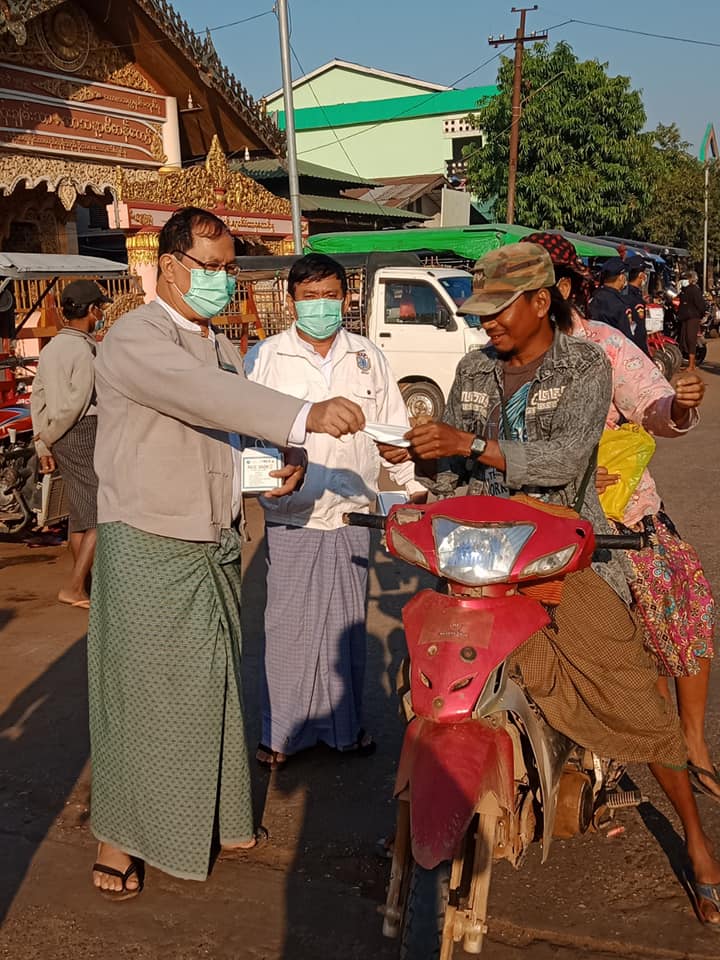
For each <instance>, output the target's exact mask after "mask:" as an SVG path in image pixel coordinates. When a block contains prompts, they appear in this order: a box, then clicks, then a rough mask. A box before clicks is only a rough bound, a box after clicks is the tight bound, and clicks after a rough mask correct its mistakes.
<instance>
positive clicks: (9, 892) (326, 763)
mask: <svg viewBox="0 0 720 960" xmlns="http://www.w3.org/2000/svg"><path fill="white" fill-rule="evenodd" d="M704 372H705V375H706V380H707V382H708V397H707V401H706V404H705V409H704V414H703V422H702V424H701V426H700V427H699V428H698V429H697V430H696V431H694V433H692V434H690V435H689V436H688V437H686V438H683V439H681V440H674V441H660V442H659V444H658V453H657V455H656V457H655V461H654V466H653V471H654V473H655V475H656V478H657V479H658V482H659V486H660V488H661V490H662V492H663V494H664V497H665V500H666V506H667V509H668V512H669V513H670V515H671V516H672V517H673V519H674V520H675V521H676V523H677V524H678V526H679V527H680V529H681V530H682V531H683V533H684V534H685V535H686V536H687V538H688V539H689V540H690V541H691V542H693V543H694V544H695V545H696V546H697V547H698V549H699V550H700V553H701V555H702V557H703V560H704V562H705V564H706V570H707V571H708V573H709V575H710V577H711V579H712V581H713V584H714V587H715V589H716V592H717V593H719V594H720V545H719V544H718V538H717V530H718V522H717V519H716V515H715V511H716V503H715V500H714V495H715V493H716V492H717V491H718V480H719V479H720V460H719V459H718V456H717V449H718V448H717V444H718V443H720V342H717V341H714V342H713V343H712V344H711V349H710V360H709V362H708V364H707V365H706V367H705V368H704ZM250 518H251V528H252V531H253V535H254V540H253V543H252V544H250V546H249V547H248V549H247V555H246V557H245V578H244V584H245V588H244V591H245V592H244V609H243V615H244V621H245V655H244V671H245V684H246V698H247V700H246V702H247V711H248V725H249V742H250V743H251V744H254V743H256V742H257V735H258V717H257V714H258V709H257V705H258V696H257V686H258V662H259V656H260V645H261V641H262V620H261V614H262V608H263V601H264V588H263V558H262V549H261V547H260V539H259V534H260V530H261V523H260V517H259V512H258V510H257V508H256V507H255V508H251V510H250ZM68 567H69V558H68V551H67V549H66V548H65V547H54V546H49V547H47V546H40V547H33V548H30V547H28V546H27V545H22V544H17V545H2V546H0V922H1V921H2V918H3V917H4V924H3V925H2V927H1V928H0V957H2V958H12V960H36V958H42V960H61V958H62V960H100V958H102V960H115V958H118V960H120V958H123V960H151V958H152V960H155V958H157V960H196V958H198V960H199V958H211V960H226V958H227V960H229V958H234V960H245V958H247V960H281V958H282V960H318V958H343V960H365V958H370V957H375V958H378V960H383V958H387V960H390V958H393V957H396V956H397V945H396V944H394V943H392V942H390V941H387V940H383V938H382V936H381V920H382V918H381V917H380V916H379V914H378V907H379V905H380V904H381V903H382V901H383V899H384V887H385V883H386V879H387V864H386V863H385V862H383V861H382V860H381V859H380V858H378V857H377V856H376V854H375V852H374V848H375V843H376V841H377V839H378V838H379V837H381V836H384V835H386V834H387V833H388V832H389V831H390V830H391V828H392V819H393V806H392V802H391V791H392V783H393V773H394V763H395V760H396V758H397V755H398V750H399V745H400V741H401V736H402V726H401V724H400V721H399V719H398V717H397V708H396V702H395V699H394V696H393V694H392V683H391V678H393V677H394V675H395V669H396V667H397V664H398V662H399V660H400V659H401V657H402V655H403V648H404V647H403V645H404V641H403V635H402V631H401V629H400V619H399V617H400V611H401V608H402V606H403V604H404V603H405V602H406V601H407V600H408V599H409V597H410V596H411V595H412V594H413V593H414V592H415V591H416V589H417V586H418V578H417V577H416V575H415V573H414V571H413V570H411V569H410V568H408V567H404V566H402V565H401V564H400V563H398V562H396V561H394V560H392V559H390V558H388V557H387V556H386V555H385V554H383V553H382V552H381V551H380V550H377V551H376V552H375V555H374V564H373V569H372V575H371V588H370V616H369V636H368V643H369V653H370V657H369V669H368V676H367V699H366V705H367V724H366V725H367V727H368V729H370V730H371V731H372V732H373V733H374V734H375V736H376V738H377V740H378V742H379V749H378V752H377V754H376V755H375V756H374V757H373V758H370V759H358V758H352V757H349V758H345V759H338V758H336V757H334V756H333V755H332V754H331V753H330V752H329V751H327V750H322V749H318V750H316V751H312V752H310V753H308V754H307V755H304V756H301V757H299V758H297V760H296V761H295V762H293V763H292V764H291V765H289V766H288V768H287V769H285V770H283V771H281V772H278V773H276V774H273V775H272V776H270V775H268V774H267V773H266V772H264V771H262V770H260V769H258V770H256V771H255V803H256V809H257V817H258V821H261V822H262V823H264V824H265V825H266V826H267V827H268V829H269V831H270V835H271V842H270V843H269V844H268V845H265V846H264V847H263V848H262V849H261V850H259V851H258V852H257V853H256V854H254V855H248V856H247V857H246V858H245V859H244V861H242V862H223V863H219V864H217V865H216V867H215V869H214V870H213V872H212V875H211V877H210V879H209V880H208V882H207V883H205V884H198V883H191V882H181V881H178V880H174V879H172V878H170V877H167V876H164V875H162V874H160V873H159V872H158V871H154V870H150V871H148V876H147V884H146V889H145V891H144V893H143V895H142V896H141V897H139V898H138V899H137V900H134V901H131V902H129V903H126V904H117V905H116V904H108V903H107V902H106V901H105V900H102V899H101V898H100V897H99V896H97V894H96V893H95V892H94V891H93V888H92V887H91V885H90V882H89V868H90V865H91V863H92V861H93V855H94V852H95V847H94V843H93V840H92V837H91V835H90V831H89V829H88V824H87V820H88V804H89V769H88V739H87V721H86V711H87V696H86V673H85V630H86V626H87V613H86V612H83V611H81V610H76V609H71V608H69V607H66V606H61V605H59V604H57V603H55V602H54V597H55V595H56V593H57V589H58V585H59V583H60V582H61V580H62V578H63V576H64V575H65V574H66V573H67V570H68ZM719 689H720V681H719V680H718V674H717V672H716V673H715V675H714V680H713V688H712V695H711V700H710V707H709V712H708V729H709V738H710V740H711V742H712V744H713V746H714V748H715V755H716V756H717V757H718V759H720V728H719V726H718V721H719V720H720V708H719V707H718V691H719ZM631 774H632V777H633V779H635V780H636V782H637V783H638V784H640V785H641V786H642V788H643V790H644V791H645V792H646V793H647V794H648V795H649V796H650V797H651V803H649V804H646V805H645V806H643V807H642V808H641V809H640V811H633V812H628V813H623V814H622V815H621V816H620V817H619V818H618V822H619V823H620V824H621V825H623V826H624V827H625V832H624V834H622V836H619V837H617V838H615V839H608V838H607V836H606V835H598V834H595V835H590V836H588V837H586V838H584V839H582V840H573V841H568V842H556V843H555V845H554V847H553V850H552V853H551V856H550V860H549V862H548V863H547V864H545V865H544V866H542V865H541V864H540V857H539V850H537V849H535V850H533V851H532V853H531V854H530V856H529V857H528V859H527V861H526V862H525V864H524V865H523V867H522V869H521V870H520V871H519V872H515V871H513V870H512V869H510V868H508V867H507V865H505V864H503V865H501V866H500V867H498V868H497V871H496V874H495V877H494V880H493V888H492V894H491V922H490V934H489V940H488V942H487V945H486V949H485V951H484V955H486V956H487V957H488V958H489V960H550V958H559V960H573V958H577V957H580V956H582V957H587V958H588V960H608V958H623V960H631V958H652V960H681V958H684V960H711V958H717V957H718V956H720V934H713V933H711V932H709V931H706V930H704V929H703V928H702V927H701V926H700V925H699V924H698V923H697V921H696V920H695V918H694V915H693V913H692V910H691V907H690V905H689V902H688V900H687V897H686V895H685V894H684V892H683V890H682V887H681V886H680V884H679V883H678V881H677V879H676V876H675V871H676V870H679V869H680V868H681V865H682V850H681V843H680V838H679V836H678V833H677V832H676V831H677V829H678V824H677V821H676V819H675V817H674V816H673V815H672V813H671V811H670V810H669V807H668V804H667V803H666V802H664V800H663V798H662V797H660V796H659V792H658V790H657V788H656V787H655V786H654V784H653V783H652V781H651V778H649V777H648V775H647V773H646V771H644V770H642V769H632V771H631ZM699 804H700V807H701V811H702V813H703V816H704V818H705V820H706V824H707V829H708V832H709V833H710V835H711V836H712V837H713V838H714V839H715V842H716V844H717V846H718V848H720V805H716V804H714V803H713V802H712V801H710V800H707V799H705V798H700V800H699ZM458 956H459V954H458Z"/></svg>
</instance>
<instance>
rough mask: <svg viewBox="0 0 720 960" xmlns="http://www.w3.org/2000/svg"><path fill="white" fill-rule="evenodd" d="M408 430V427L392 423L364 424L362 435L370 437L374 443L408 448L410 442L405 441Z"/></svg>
mask: <svg viewBox="0 0 720 960" xmlns="http://www.w3.org/2000/svg"><path fill="white" fill-rule="evenodd" d="M409 429H410V428H409V427H403V426H397V425H394V424H392V423H366V424H365V428H364V429H363V433H366V434H367V435H368V436H369V437H372V439H373V440H374V441H375V442H376V443H388V444H390V445H391V446H393V447H409V446H410V441H409V440H406V439H405V434H406V433H407V432H408V430H409Z"/></svg>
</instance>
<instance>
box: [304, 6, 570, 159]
mask: <svg viewBox="0 0 720 960" xmlns="http://www.w3.org/2000/svg"><path fill="white" fill-rule="evenodd" d="M568 23H574V21H573V20H563V21H562V23H556V24H554V25H553V26H551V27H546V28H545V32H549V31H550V30H559V29H560V27H565V26H567V24H568ZM501 56H502V53H500V52H498V53H496V54H493V56H492V57H490V58H489V59H487V60H483V62H482V63H480V64H478V65H477V66H476V67H473V68H472V70H469V71H468V72H467V73H464V74H463V75H462V76H461V77H458V78H457V80H453V82H452V83H450V84H448V86H449V87H451V88H452V87H457V86H458V84H460V83H463V82H464V81H465V80H468V79H469V78H470V77H472V76H474V75H475V74H476V73H479V72H480V70H483V69H484V68H485V67H488V66H490V64H491V63H493V62H494V61H495V60H499V59H500V57H501ZM300 69H301V70H302V67H301V68H300ZM304 72H305V71H303V73H304ZM442 93H447V91H446V90H437V91H436V92H435V93H431V94H430V95H429V96H428V97H426V98H425V99H424V100H421V101H420V103H414V104H412V105H411V106H410V107H407V108H406V109H405V110H401V111H400V112H399V113H396V114H393V115H392V116H391V117H388V118H387V119H386V120H379V121H378V122H377V123H373V124H372V125H371V126H369V127H363V129H362V130H357V131H356V132H355V133H349V134H348V135H347V136H346V137H340V140H342V141H345V140H352V139H353V137H360V136H362V135H363V134H364V133H370V131H371V130H375V129H376V128H377V127H381V126H382V125H383V124H385V123H390V122H392V121H393V120H399V119H400V118H401V117H404V116H405V114H407V113H410V112H411V111H413V110H417V109H418V108H419V107H423V106H425V104H426V103H429V102H430V101H431V100H434V99H435V97H439V96H440V94H442ZM326 119H327V116H326ZM332 146H334V142H328V143H321V144H318V146H316V147H309V148H308V149H307V150H302V151H301V152H302V153H303V154H306V153H314V152H315V151H316V150H324V149H325V147H332Z"/></svg>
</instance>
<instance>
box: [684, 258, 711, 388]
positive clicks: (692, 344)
mask: <svg viewBox="0 0 720 960" xmlns="http://www.w3.org/2000/svg"><path fill="white" fill-rule="evenodd" d="M705 309H706V308H705V300H704V298H703V295H702V291H701V290H700V287H699V286H698V275H697V273H696V272H695V271H694V270H688V271H687V273H686V274H685V275H684V276H683V278H682V280H681V281H680V308H679V309H678V322H679V323H680V349H681V350H682V352H683V353H684V354H685V356H686V357H687V358H688V370H695V368H696V363H695V353H696V351H697V339H698V334H699V333H700V324H701V323H702V319H703V317H704V316H705Z"/></svg>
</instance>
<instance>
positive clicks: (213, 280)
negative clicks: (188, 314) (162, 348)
mask: <svg viewBox="0 0 720 960" xmlns="http://www.w3.org/2000/svg"><path fill="white" fill-rule="evenodd" d="M177 262H178V263H180V264H181V266H183V267H185V264H184V263H182V261H180V260H178V261H177ZM185 269H186V270H189V272H190V289H189V290H188V292H187V293H183V294H182V298H183V300H184V301H185V303H186V304H187V305H188V306H189V307H190V309H191V310H192V311H193V312H194V313H196V314H197V315H198V316H199V317H204V318H205V319H206V320H211V319H212V318H213V317H216V316H217V315H218V314H219V313H222V312H223V310H224V309H225V307H226V306H227V305H228V304H229V303H230V301H231V300H232V298H233V294H234V293H235V286H236V282H235V277H229V276H228V275H227V272H226V271H225V270H215V271H214V272H208V271H207V270H201V269H199V270H191V269H190V268H189V267H185Z"/></svg>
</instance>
